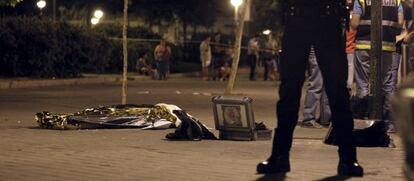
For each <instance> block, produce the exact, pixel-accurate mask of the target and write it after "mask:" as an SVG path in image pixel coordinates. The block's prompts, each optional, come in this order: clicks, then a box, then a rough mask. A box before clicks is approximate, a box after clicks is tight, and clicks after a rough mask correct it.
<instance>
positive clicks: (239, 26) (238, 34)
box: [224, 0, 250, 94]
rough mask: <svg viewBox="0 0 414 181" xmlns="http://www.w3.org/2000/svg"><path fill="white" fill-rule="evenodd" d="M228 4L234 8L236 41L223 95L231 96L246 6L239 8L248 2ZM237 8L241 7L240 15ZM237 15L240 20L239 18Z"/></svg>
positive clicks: (238, 0) (245, 0)
mask: <svg viewBox="0 0 414 181" xmlns="http://www.w3.org/2000/svg"><path fill="white" fill-rule="evenodd" d="M230 3H231V4H232V5H233V6H234V8H235V12H236V14H235V21H236V41H235V42H234V58H233V63H232V65H231V66H232V67H231V73H230V78H229V82H228V84H227V87H226V90H225V92H224V94H232V91H233V87H234V82H235V81H236V75H237V69H238V67H239V61H240V47H241V43H242V36H243V27H244V17H245V15H246V9H247V8H246V7H247V6H246V5H243V6H241V5H242V4H243V3H245V4H247V5H248V4H249V3H250V0H230ZM239 6H241V9H240V13H239V12H238V10H239ZM239 15H240V16H241V18H239Z"/></svg>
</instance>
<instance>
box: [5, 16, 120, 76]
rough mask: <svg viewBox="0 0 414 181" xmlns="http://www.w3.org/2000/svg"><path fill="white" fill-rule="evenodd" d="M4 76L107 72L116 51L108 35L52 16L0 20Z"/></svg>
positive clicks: (74, 74) (76, 74) (73, 74)
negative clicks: (55, 19) (106, 69)
mask: <svg viewBox="0 0 414 181" xmlns="http://www.w3.org/2000/svg"><path fill="white" fill-rule="evenodd" d="M0 27H1V28H0V45H1V47H2V48H1V49H0V53H1V54H2V55H3V56H2V57H0V76H6V77H21V76H25V77H26V76H27V77H36V78H51V77H56V78H67V77H79V76H80V74H81V73H82V72H85V71H86V72H104V70H105V68H106V66H107V65H109V64H110V63H109V62H110V61H111V60H110V59H109V58H110V57H111V56H110V55H111V53H112V52H113V46H112V42H111V41H109V40H108V38H106V37H105V36H104V35H102V34H100V33H95V32H93V31H90V30H89V29H88V28H85V27H81V26H72V25H69V24H67V23H63V22H57V23H54V22H52V21H51V20H49V19H39V18H34V17H13V18H1V19H0Z"/></svg>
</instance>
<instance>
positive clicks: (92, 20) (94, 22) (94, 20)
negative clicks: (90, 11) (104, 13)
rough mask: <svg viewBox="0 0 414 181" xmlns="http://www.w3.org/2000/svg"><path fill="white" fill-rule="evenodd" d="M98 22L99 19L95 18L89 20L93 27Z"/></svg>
mask: <svg viewBox="0 0 414 181" xmlns="http://www.w3.org/2000/svg"><path fill="white" fill-rule="evenodd" d="M99 20H100V19H99V18H95V17H94V18H92V19H91V23H92V24H93V25H96V24H98V23H99Z"/></svg>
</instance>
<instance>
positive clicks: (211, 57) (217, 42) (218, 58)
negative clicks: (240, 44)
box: [200, 33, 234, 81]
mask: <svg viewBox="0 0 414 181" xmlns="http://www.w3.org/2000/svg"><path fill="white" fill-rule="evenodd" d="M233 51H234V47H233V45H232V43H231V41H229V42H227V44H226V43H224V42H223V41H222V37H221V33H216V34H215V35H214V39H213V40H212V39H211V37H210V36H206V37H205V39H204V40H203V41H202V42H201V44H200V61H201V68H202V71H201V72H202V78H203V80H210V79H212V80H220V81H225V80H227V79H228V78H229V77H230V72H231V63H232V61H233V57H234V52H233Z"/></svg>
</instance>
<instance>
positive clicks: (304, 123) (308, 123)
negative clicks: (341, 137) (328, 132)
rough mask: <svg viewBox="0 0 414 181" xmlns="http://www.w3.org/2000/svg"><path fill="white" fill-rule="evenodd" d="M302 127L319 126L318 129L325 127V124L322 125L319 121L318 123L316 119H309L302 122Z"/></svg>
mask: <svg viewBox="0 0 414 181" xmlns="http://www.w3.org/2000/svg"><path fill="white" fill-rule="evenodd" d="M300 127H302V128H317V129H321V128H323V126H322V125H320V124H319V123H317V122H316V121H315V120H314V119H312V120H309V121H302V124H300Z"/></svg>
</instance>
